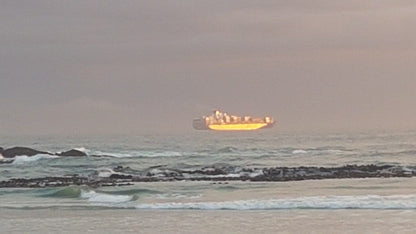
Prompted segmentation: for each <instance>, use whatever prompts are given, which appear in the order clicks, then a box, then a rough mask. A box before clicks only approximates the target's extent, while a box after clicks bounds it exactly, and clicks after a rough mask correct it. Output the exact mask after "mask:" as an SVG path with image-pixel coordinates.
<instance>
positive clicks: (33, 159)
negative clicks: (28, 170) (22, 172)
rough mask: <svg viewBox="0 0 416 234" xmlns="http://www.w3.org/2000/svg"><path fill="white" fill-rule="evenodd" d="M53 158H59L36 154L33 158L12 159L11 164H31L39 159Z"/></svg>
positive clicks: (19, 157) (17, 157)
mask: <svg viewBox="0 0 416 234" xmlns="http://www.w3.org/2000/svg"><path fill="white" fill-rule="evenodd" d="M53 158H59V156H56V155H49V154H37V155H35V156H16V157H14V160H13V162H12V164H25V163H32V162H36V161H38V160H41V159H53Z"/></svg>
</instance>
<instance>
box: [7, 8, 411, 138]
mask: <svg viewBox="0 0 416 234" xmlns="http://www.w3.org/2000/svg"><path fill="white" fill-rule="evenodd" d="M415 28H416V4H415V2H414V1H391V0H385V1H384V0H378V1H363V0H357V1H356V0H346V1H341V0H340V1H333V0H323V1H310V0H304V1H302V0H291V1H287V0H282V1H276V0H273V1H253V0H247V1H244V0H236V1H233V0H227V1H225V0H224V1H214V0H209V1H195V0H189V1H178V0H173V1H169V0H168V1H113V0H108V1H106V0H94V1H42V0H38V1H32V0H28V1H15V0H10V1H8V0H1V1H0V110H1V115H0V132H1V135H7V134H35V135H36V134H97V133H98V134H111V133H126V134H130V133H132V134H140V133H142V132H146V133H149V132H150V133H151V132H160V131H161V132H181V131H192V129H191V128H192V127H191V122H192V119H193V118H195V117H198V116H201V115H204V114H209V113H210V112H211V111H212V110H213V109H215V108H220V109H222V110H225V111H228V112H229V113H231V114H241V115H243V114H250V115H253V116H263V115H266V114H267V115H271V116H273V117H274V118H275V119H276V120H277V121H278V127H277V128H276V129H273V130H272V131H279V130H281V131H324V130H325V131H326V130H330V131H331V130H333V131H337V130H363V129H391V128H401V129H414V128H416V121H415V120H416V105H415V104H416V92H415V91H416V30H415Z"/></svg>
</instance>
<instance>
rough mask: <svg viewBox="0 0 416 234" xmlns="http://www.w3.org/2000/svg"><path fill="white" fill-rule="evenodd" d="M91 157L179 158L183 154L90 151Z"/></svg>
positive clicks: (169, 152) (173, 152)
mask: <svg viewBox="0 0 416 234" xmlns="http://www.w3.org/2000/svg"><path fill="white" fill-rule="evenodd" d="M89 155H91V156H93V157H113V158H134V157H142V158H153V157H180V156H183V153H181V152H177V151H123V152H117V153H114V152H103V151H90V154H89Z"/></svg>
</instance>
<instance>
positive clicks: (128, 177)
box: [110, 174, 133, 179]
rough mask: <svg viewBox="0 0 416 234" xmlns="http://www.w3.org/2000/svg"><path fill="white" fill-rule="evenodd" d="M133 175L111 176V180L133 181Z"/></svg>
mask: <svg viewBox="0 0 416 234" xmlns="http://www.w3.org/2000/svg"><path fill="white" fill-rule="evenodd" d="M131 178H133V176H132V175H123V174H111V176H110V179H131Z"/></svg>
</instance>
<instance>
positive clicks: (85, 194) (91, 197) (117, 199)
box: [81, 190, 133, 203]
mask: <svg viewBox="0 0 416 234" xmlns="http://www.w3.org/2000/svg"><path fill="white" fill-rule="evenodd" d="M81 198H84V199H87V200H88V201H90V202H93V203H123V202H128V201H131V200H133V196H129V195H112V194H104V193H97V192H95V191H84V190H81Z"/></svg>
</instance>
